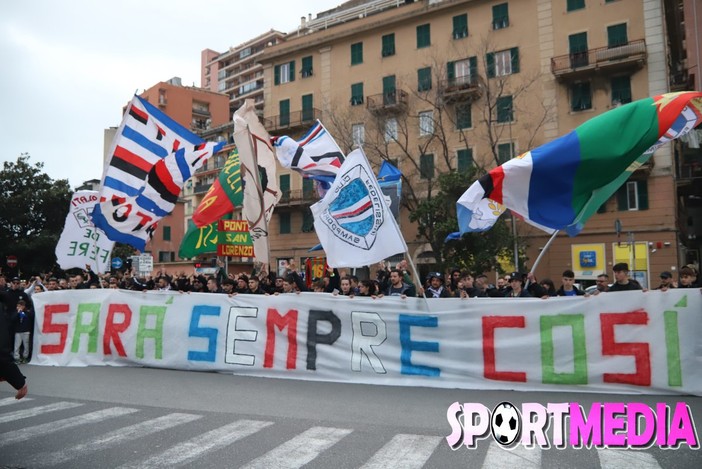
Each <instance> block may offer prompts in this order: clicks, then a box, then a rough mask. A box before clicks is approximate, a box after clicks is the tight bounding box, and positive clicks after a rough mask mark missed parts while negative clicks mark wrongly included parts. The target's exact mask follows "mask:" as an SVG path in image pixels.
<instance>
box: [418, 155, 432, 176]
mask: <svg viewBox="0 0 702 469" xmlns="http://www.w3.org/2000/svg"><path fill="white" fill-rule="evenodd" d="M419 177H420V178H422V179H432V178H433V177H434V155H432V154H429V155H420V157H419Z"/></svg>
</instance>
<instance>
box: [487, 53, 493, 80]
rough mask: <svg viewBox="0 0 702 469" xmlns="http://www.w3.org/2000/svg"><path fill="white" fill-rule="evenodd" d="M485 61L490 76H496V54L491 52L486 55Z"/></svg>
mask: <svg viewBox="0 0 702 469" xmlns="http://www.w3.org/2000/svg"><path fill="white" fill-rule="evenodd" d="M485 62H486V63H487V76H488V78H495V54H493V53H492V52H489V53H488V54H487V55H486V56H485Z"/></svg>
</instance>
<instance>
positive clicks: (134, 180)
mask: <svg viewBox="0 0 702 469" xmlns="http://www.w3.org/2000/svg"><path fill="white" fill-rule="evenodd" d="M223 145H224V143H223V142H220V143H211V142H205V141H204V140H202V139H201V138H200V137H198V136H197V135H195V134H194V133H192V132H190V131H189V130H188V129H186V128H185V127H183V126H182V125H180V124H178V123H177V122H175V121H174V120H173V119H171V118H170V117H168V116H167V115H166V114H164V113H163V112H162V111H160V110H159V109H158V108H156V107H155V106H153V105H151V104H150V103H149V102H148V101H146V100H145V99H142V98H140V97H139V96H134V98H133V99H132V102H131V103H129V106H127V111H126V112H125V113H124V118H123V119H122V124H121V125H120V127H119V129H118V130H117V134H116V135H115V139H114V140H113V142H112V147H111V150H110V155H111V158H110V161H109V163H108V165H107V167H106V168H105V173H104V176H103V180H102V187H101V190H100V196H99V200H98V203H97V204H96V206H95V208H94V210H93V215H92V218H93V223H94V224H95V226H96V227H98V228H100V229H101V230H103V231H104V232H105V234H106V235H107V237H108V238H109V239H111V240H112V241H118V242H121V243H125V244H129V245H131V246H134V247H135V248H137V249H138V250H140V251H144V248H145V247H146V242H147V241H148V240H149V239H150V238H151V236H152V235H153V232H154V230H155V229H156V225H157V223H158V221H159V220H160V219H161V218H163V217H165V216H166V215H168V214H169V213H171V211H173V207H174V205H175V202H176V201H177V200H178V196H179V195H180V191H181V190H182V188H183V183H185V181H187V180H188V179H190V177H191V176H192V174H193V173H194V172H195V170H197V169H198V168H199V167H200V166H202V165H203V164H204V163H205V161H207V158H209V157H210V156H212V155H213V154H214V153H216V152H218V151H219V150H220V149H221V147H222V146H223Z"/></svg>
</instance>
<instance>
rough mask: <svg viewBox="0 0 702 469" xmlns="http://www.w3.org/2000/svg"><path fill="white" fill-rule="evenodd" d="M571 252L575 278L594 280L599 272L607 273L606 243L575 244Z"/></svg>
mask: <svg viewBox="0 0 702 469" xmlns="http://www.w3.org/2000/svg"><path fill="white" fill-rule="evenodd" d="M570 253H571V265H572V266H573V272H574V273H575V278H577V279H584V280H594V279H596V278H597V276H598V275H599V274H603V273H607V259H605V245H604V243H597V244H573V245H571V247H570Z"/></svg>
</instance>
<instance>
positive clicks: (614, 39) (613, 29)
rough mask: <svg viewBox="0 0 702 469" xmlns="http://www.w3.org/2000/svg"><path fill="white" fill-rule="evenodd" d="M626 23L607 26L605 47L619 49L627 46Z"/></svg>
mask: <svg viewBox="0 0 702 469" xmlns="http://www.w3.org/2000/svg"><path fill="white" fill-rule="evenodd" d="M628 42H629V39H628V37H627V34H626V23H622V24H615V25H613V26H607V46H608V47H619V46H623V45H625V44H627V43H628Z"/></svg>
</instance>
